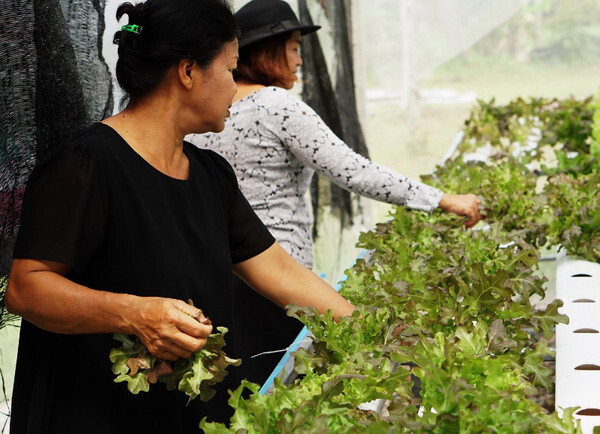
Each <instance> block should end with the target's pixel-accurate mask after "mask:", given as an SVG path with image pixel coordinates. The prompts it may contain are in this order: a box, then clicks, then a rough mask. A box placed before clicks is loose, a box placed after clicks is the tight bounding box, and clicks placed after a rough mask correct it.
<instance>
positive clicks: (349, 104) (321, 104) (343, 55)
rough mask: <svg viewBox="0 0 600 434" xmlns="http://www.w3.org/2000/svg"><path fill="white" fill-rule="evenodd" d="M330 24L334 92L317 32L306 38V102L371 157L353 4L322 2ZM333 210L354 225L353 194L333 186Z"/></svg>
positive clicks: (315, 184) (302, 3) (302, 11)
mask: <svg viewBox="0 0 600 434" xmlns="http://www.w3.org/2000/svg"><path fill="white" fill-rule="evenodd" d="M321 4H322V6H323V7H324V8H325V11H326V14H327V19H328V21H329V22H330V25H331V29H332V36H333V43H334V51H335V56H336V59H337V62H336V80H335V89H334V86H333V85H332V81H331V77H330V75H329V71H328V69H327V62H326V59H325V55H324V53H323V49H322V47H321V45H320V42H319V38H318V36H317V34H316V33H313V34H309V35H307V36H305V37H303V43H302V62H303V65H302V74H303V77H304V80H305V82H306V83H307V84H306V85H305V86H303V89H302V98H303V100H304V101H305V102H306V103H307V104H308V105H310V106H311V107H312V108H313V109H314V110H315V111H316V112H317V113H318V114H319V116H321V118H322V119H323V121H325V123H326V124H327V125H328V126H329V128H331V130H332V131H333V132H334V133H335V134H336V135H337V136H338V137H339V138H341V139H342V140H343V141H344V142H346V144H347V145H348V146H349V147H350V148H352V149H353V150H354V151H355V152H357V153H359V154H361V155H363V156H365V157H368V156H369V153H368V149H367V145H366V141H365V138H364V135H363V132H362V129H361V125H360V121H359V117H358V111H357V108H356V92H355V87H354V68H353V55H352V44H351V40H352V26H351V20H350V13H351V11H350V5H349V4H347V2H344V0H325V1H322V2H321ZM298 7H299V15H300V21H301V22H305V23H310V24H312V22H313V21H312V18H311V16H310V12H309V10H308V8H307V5H306V0H299V2H298ZM320 181H323V180H322V179H321V178H320V177H318V176H315V177H314V178H313V180H312V184H311V200H312V206H313V221H314V224H313V237H315V238H316V237H317V235H318V234H317V227H318V209H319V206H320V205H321V204H319V182H320ZM330 193H331V207H332V208H334V209H335V210H336V211H338V212H335V214H336V215H339V218H340V219H341V227H345V226H347V225H348V224H351V223H352V217H353V216H352V201H351V194H350V193H349V192H348V191H346V190H344V189H342V188H341V187H338V186H337V185H335V184H333V183H330Z"/></svg>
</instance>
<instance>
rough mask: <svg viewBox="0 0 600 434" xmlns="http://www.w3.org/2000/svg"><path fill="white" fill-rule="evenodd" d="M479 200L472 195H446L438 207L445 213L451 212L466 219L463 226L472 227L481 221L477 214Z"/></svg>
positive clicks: (479, 215)
mask: <svg viewBox="0 0 600 434" xmlns="http://www.w3.org/2000/svg"><path fill="white" fill-rule="evenodd" d="M480 203H481V202H480V200H479V198H478V197H477V196H475V195H474V194H446V193H444V195H443V196H442V200H441V201H440V205H439V207H440V208H441V209H442V210H443V211H445V212H451V213H454V214H458V215H460V216H465V217H468V218H469V220H467V221H465V226H466V227H468V228H470V227H473V226H475V225H476V224H477V222H479V220H481V219H482V216H481V214H480V213H479V204H480Z"/></svg>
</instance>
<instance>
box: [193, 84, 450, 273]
mask: <svg viewBox="0 0 600 434" xmlns="http://www.w3.org/2000/svg"><path fill="white" fill-rule="evenodd" d="M188 140H189V141H191V142H192V143H193V144H195V145H196V146H199V147H204V148H210V149H212V150H214V151H216V152H218V153H220V154H221V155H222V156H223V157H225V158H226V159H227V160H228V161H229V163H230V164H231V165H232V166H233V169H234V170H235V173H236V175H237V178H238V181H239V184H240V189H241V190H242V192H243V193H244V195H245V196H246V198H247V199H248V201H249V202H250V205H251V206H252V207H253V208H254V210H255V212H256V213H257V214H258V216H259V217H260V218H261V219H262V221H263V223H264V224H265V225H266V226H267V227H268V228H269V230H270V231H271V233H272V234H273V236H274V237H275V238H276V239H277V241H278V242H279V243H280V244H281V245H282V246H283V248H284V249H286V250H287V251H288V252H289V253H290V254H291V255H292V256H293V257H294V258H295V259H296V260H297V261H299V262H301V263H303V264H304V265H306V266H308V267H311V266H312V236H311V230H310V228H311V223H312V220H311V216H310V212H309V207H308V204H307V202H306V198H305V194H306V192H307V190H308V188H309V186H310V181H311V178H312V176H313V174H314V172H315V171H317V172H318V173H319V174H321V175H323V176H325V177H327V178H328V179H330V180H331V181H332V182H334V183H335V184H337V185H339V186H340V187H342V188H344V189H346V190H349V191H352V192H354V193H357V194H360V195H362V196H365V197H368V198H371V199H375V200H379V201H382V202H387V203H391V204H395V205H404V206H407V207H409V208H413V209H419V210H425V211H431V210H433V209H434V208H436V207H437V206H438V205H439V202H440V200H441V197H442V192H441V191H440V190H437V189H435V188H433V187H430V186H427V185H425V184H422V183H420V182H417V181H414V180H412V179H410V178H407V177H405V176H403V175H401V174H399V173H397V172H395V171H393V170H391V169H388V168H387V167H384V166H381V165H379V164H376V163H374V162H372V161H370V160H369V159H367V158H364V157H363V156H361V155H359V154H357V153H356V152H354V151H353V150H352V149H350V148H349V147H348V146H347V145H346V144H345V143H344V142H343V141H342V140H340V139H339V138H338V137H337V136H336V135H335V134H334V133H333V132H332V131H331V130H330V129H329V128H328V127H327V125H325V123H324V122H323V120H322V119H321V118H320V117H319V116H318V115H317V114H316V113H315V112H314V110H312V109H311V108H310V107H309V106H308V105H306V104H305V103H304V102H302V101H301V100H300V99H298V98H296V97H295V96H293V95H291V94H290V93H288V92H287V91H286V90H284V89H282V88H278V87H265V88H263V89H260V90H259V91H257V92H254V93H252V94H250V95H248V96H246V97H245V98H243V99H241V100H239V101H236V102H235V103H234V104H233V106H232V107H231V117H230V118H229V119H228V120H227V122H226V124H225V130H224V131H223V132H221V133H218V134H214V133H210V134H202V135H191V136H188Z"/></svg>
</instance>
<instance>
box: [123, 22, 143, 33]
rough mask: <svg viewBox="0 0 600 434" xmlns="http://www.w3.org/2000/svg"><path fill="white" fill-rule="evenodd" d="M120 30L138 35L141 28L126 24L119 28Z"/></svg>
mask: <svg viewBox="0 0 600 434" xmlns="http://www.w3.org/2000/svg"><path fill="white" fill-rule="evenodd" d="M121 30H124V31H126V32H131V33H135V34H136V35H139V34H140V32H141V31H142V26H138V25H137V24H126V25H124V26H123V27H121Z"/></svg>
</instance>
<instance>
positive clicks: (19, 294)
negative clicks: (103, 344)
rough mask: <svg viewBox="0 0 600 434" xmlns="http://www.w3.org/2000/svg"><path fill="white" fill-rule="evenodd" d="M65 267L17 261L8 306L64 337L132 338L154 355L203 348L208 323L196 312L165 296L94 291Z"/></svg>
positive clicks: (181, 353) (178, 354) (177, 354)
mask: <svg viewBox="0 0 600 434" xmlns="http://www.w3.org/2000/svg"><path fill="white" fill-rule="evenodd" d="M68 271H69V267H68V266H66V265H64V264H60V263H56V262H51V261H36V260H30V259H15V260H14V261H13V265H12V269H11V273H10V277H9V280H8V285H7V289H6V297H5V300H6V307H7V309H8V310H9V312H12V313H14V314H17V315H20V316H22V317H23V318H25V319H26V320H27V321H29V322H31V323H33V324H35V325H36V326H38V327H39V328H41V329H44V330H47V331H50V332H54V333H63V334H82V333H125V334H132V335H136V336H137V337H138V338H139V339H140V340H141V341H142V343H143V344H144V345H145V346H146V347H147V348H148V349H149V350H150V352H152V353H153V354H155V355H157V356H158V357H161V358H164V359H169V360H175V359H177V358H178V357H184V358H185V357H189V356H190V355H191V354H192V353H193V352H194V351H197V350H199V349H200V348H202V347H203V346H204V345H206V338H207V337H208V335H209V334H210V333H211V332H212V326H211V325H210V322H209V321H208V320H207V319H206V318H205V317H204V315H203V314H202V311H200V310H199V309H198V308H196V307H194V306H191V305H189V304H187V303H185V302H184V301H183V300H174V299H171V298H164V297H140V296H136V295H132V294H122V293H113V292H109V291H98V290H95V289H90V288H87V287H85V286H82V285H79V284H77V283H75V282H73V281H71V280H69V279H67V278H66V277H64V275H65V274H67V273H68Z"/></svg>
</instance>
